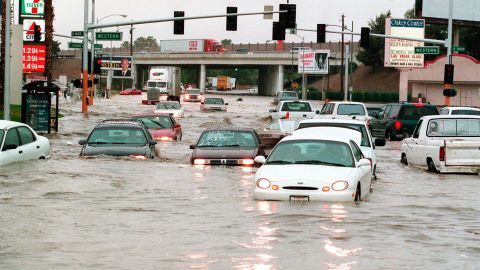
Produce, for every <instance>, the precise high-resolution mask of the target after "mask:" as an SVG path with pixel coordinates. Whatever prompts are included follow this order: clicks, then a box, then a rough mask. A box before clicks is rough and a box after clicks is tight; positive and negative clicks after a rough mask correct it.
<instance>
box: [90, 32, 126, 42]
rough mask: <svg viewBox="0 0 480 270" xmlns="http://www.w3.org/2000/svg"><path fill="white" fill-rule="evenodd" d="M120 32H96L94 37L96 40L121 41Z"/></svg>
mask: <svg viewBox="0 0 480 270" xmlns="http://www.w3.org/2000/svg"><path fill="white" fill-rule="evenodd" d="M122 34H123V33H122V32H97V33H95V37H96V39H97V40H122Z"/></svg>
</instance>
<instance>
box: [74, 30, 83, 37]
mask: <svg viewBox="0 0 480 270" xmlns="http://www.w3.org/2000/svg"><path fill="white" fill-rule="evenodd" d="M72 37H83V31H72Z"/></svg>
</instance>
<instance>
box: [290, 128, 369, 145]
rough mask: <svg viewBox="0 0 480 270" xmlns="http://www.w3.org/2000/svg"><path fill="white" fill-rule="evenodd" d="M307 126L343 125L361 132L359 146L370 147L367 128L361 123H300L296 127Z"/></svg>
mask: <svg viewBox="0 0 480 270" xmlns="http://www.w3.org/2000/svg"><path fill="white" fill-rule="evenodd" d="M309 127H344V128H351V129H354V130H356V131H359V132H360V133H362V141H361V142H360V146H365V147H370V146H371V144H370V139H369V138H370V137H369V136H368V135H369V134H368V130H367V129H366V128H365V125H361V124H350V123H300V124H299V125H298V129H301V128H309Z"/></svg>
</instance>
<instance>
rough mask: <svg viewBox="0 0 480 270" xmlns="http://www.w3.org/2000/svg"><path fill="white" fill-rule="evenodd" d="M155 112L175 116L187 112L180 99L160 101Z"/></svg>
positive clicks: (180, 115) (182, 115) (181, 115)
mask: <svg viewBox="0 0 480 270" xmlns="http://www.w3.org/2000/svg"><path fill="white" fill-rule="evenodd" d="M153 112H155V113H164V114H171V115H172V116H173V117H178V118H182V117H184V116H185V112H184V110H183V109H182V106H181V105H180V102H178V101H160V102H159V103H158V104H157V107H155V110H154V111H153Z"/></svg>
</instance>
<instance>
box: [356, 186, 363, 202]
mask: <svg viewBox="0 0 480 270" xmlns="http://www.w3.org/2000/svg"><path fill="white" fill-rule="evenodd" d="M361 200H362V189H361V188H360V183H358V185H357V191H355V201H356V202H359V201H361Z"/></svg>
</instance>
